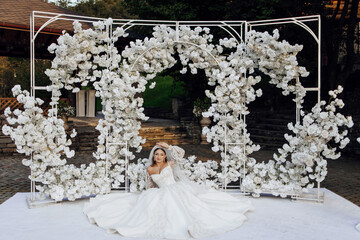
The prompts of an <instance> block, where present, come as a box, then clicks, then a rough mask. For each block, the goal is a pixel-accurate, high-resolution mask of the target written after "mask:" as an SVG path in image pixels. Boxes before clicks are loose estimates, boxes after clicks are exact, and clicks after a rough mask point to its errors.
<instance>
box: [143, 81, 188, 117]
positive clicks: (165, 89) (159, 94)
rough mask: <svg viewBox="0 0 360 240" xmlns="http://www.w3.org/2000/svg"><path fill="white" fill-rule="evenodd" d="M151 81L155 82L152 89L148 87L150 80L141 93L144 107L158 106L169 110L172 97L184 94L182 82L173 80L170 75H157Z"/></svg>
mask: <svg viewBox="0 0 360 240" xmlns="http://www.w3.org/2000/svg"><path fill="white" fill-rule="evenodd" d="M152 82H156V86H155V88H153V89H149V85H150V84H151V83H150V81H149V83H148V84H147V88H146V90H145V92H144V93H143V98H144V106H145V107H159V108H161V109H166V110H169V109H171V107H172V97H176V96H182V95H184V94H186V92H185V89H184V87H183V84H182V83H181V82H175V81H174V79H173V78H172V77H170V76H157V77H155V78H154V79H153V80H152Z"/></svg>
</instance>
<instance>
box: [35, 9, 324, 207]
mask: <svg viewBox="0 0 360 240" xmlns="http://www.w3.org/2000/svg"><path fill="white" fill-rule="evenodd" d="M37 18H40V19H48V20H47V21H46V22H45V23H44V24H43V25H42V26H41V27H40V28H39V29H38V30H35V20H36V19H37ZM57 20H64V21H75V20H77V21H79V22H82V23H93V22H97V21H99V20H106V19H104V18H96V17H87V16H79V15H70V14H59V13H51V12H42V11H33V12H32V13H31V15H30V86H31V91H30V94H31V96H35V91H36V90H46V86H36V82H35V77H36V76H35V40H36V37H37V36H38V34H39V33H40V32H41V30H43V29H44V28H45V27H46V26H48V25H49V24H50V23H53V22H55V21H57ZM307 22H317V23H318V31H317V34H316V33H315V32H314V31H313V30H312V29H311V28H310V27H309V26H307V25H306V23H307ZM283 24H296V25H298V26H300V27H301V28H303V29H305V30H306V31H307V32H308V33H310V34H311V36H312V37H313V38H314V39H315V41H316V43H317V45H318V51H317V57H318V65H317V68H318V76H317V78H318V81H317V86H316V87H311V88H305V89H306V91H316V92H317V94H318V102H320V88H321V58H320V57H321V20H320V16H319V15H314V16H304V17H293V18H281V19H270V20H260V21H167V20H138V19H113V24H112V26H106V31H107V32H108V34H111V31H112V27H113V26H120V27H123V28H124V30H125V31H127V30H129V29H130V28H132V27H133V26H149V27H154V26H157V25H166V26H169V27H174V28H175V30H176V41H177V42H179V43H183V44H191V45H195V44H193V43H190V42H182V41H179V29H180V27H181V26H190V27H192V26H193V27H196V26H201V27H219V28H221V29H223V30H224V31H225V32H227V33H228V34H229V35H230V36H231V37H233V38H235V39H236V41H237V42H238V43H239V42H242V41H243V40H244V37H245V36H246V33H247V32H248V31H250V30H252V29H253V28H256V27H258V26H270V25H283ZM196 46H198V45H196ZM198 47H199V48H200V46H198ZM149 50H150V49H148V50H147V51H149ZM144 54H145V53H144ZM210 55H211V54H210ZM211 56H212V58H213V59H214V60H215V61H216V59H215V57H214V56H213V55H211ZM140 57H141V56H140ZM137 60H138V59H137ZM137 60H136V61H137ZM216 62H217V61H216ZM217 63H218V62H217ZM133 66H134V65H133ZM133 66H132V67H131V69H133ZM241 117H242V118H243V120H244V122H245V121H246V118H245V116H240V118H241ZM296 121H297V122H299V121H300V109H298V108H297V109H296ZM245 123H246V122H245ZM225 132H226V134H227V129H226V127H225ZM226 134H225V158H224V160H225V163H226V164H225V167H224V168H223V172H224V173H225V174H226V172H227V153H226V151H227V148H228V145H244V143H245V141H244V140H245V139H243V141H242V142H238V143H230V142H227V136H226ZM108 145H125V146H126V148H128V145H127V143H108V144H107V145H106V148H108ZM106 151H108V150H106ZM244 151H245V148H244ZM126 162H127V159H126ZM106 167H107V166H106ZM243 167H244V170H245V164H244V166H243ZM126 180H127V179H126ZM317 187H318V191H317V197H316V198H314V200H316V201H318V202H321V201H322V200H321V193H320V190H319V189H320V183H318V186H317ZM223 188H224V190H226V189H227V188H229V187H228V186H227V184H226V182H225V183H224V186H223ZM125 190H128V184H126V186H125ZM238 190H240V191H241V192H243V193H246V192H245V191H243V190H242V189H241V178H240V186H239V188H238ZM34 193H35V182H33V181H31V198H30V199H31V200H34V199H35V197H34V196H35V195H34ZM289 195H291V196H294V194H289ZM296 199H302V198H301V197H300V196H298V197H296ZM306 199H307V200H309V198H306Z"/></svg>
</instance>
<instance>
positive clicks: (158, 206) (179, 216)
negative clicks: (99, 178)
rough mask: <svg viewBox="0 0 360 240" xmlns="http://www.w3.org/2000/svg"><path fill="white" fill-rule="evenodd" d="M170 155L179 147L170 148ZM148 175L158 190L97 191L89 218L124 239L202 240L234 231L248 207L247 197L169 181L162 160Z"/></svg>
mask: <svg viewBox="0 0 360 240" xmlns="http://www.w3.org/2000/svg"><path fill="white" fill-rule="evenodd" d="M171 150H172V154H173V156H175V159H176V158H179V157H182V156H183V154H184V153H183V150H182V149H181V148H179V147H176V146H171ZM151 179H152V180H153V181H154V183H155V184H156V185H157V186H158V188H150V189H148V190H146V191H143V192H142V193H140V194H136V193H116V194H107V195H99V196H97V197H95V198H91V199H90V201H89V203H87V204H85V207H84V212H85V214H86V215H87V216H88V218H89V220H90V222H92V223H96V224H97V225H98V226H100V227H102V228H104V229H107V231H108V232H111V233H119V234H121V235H123V236H127V237H138V238H157V239H158V238H167V239H188V238H204V237H209V236H212V235H216V234H219V233H223V232H227V231H230V230H233V229H236V228H238V227H240V226H241V225H242V223H243V222H244V221H245V220H246V217H245V215H244V213H245V212H247V211H249V210H252V209H253V206H252V204H251V203H250V201H249V200H246V199H239V198H235V197H233V196H231V195H229V194H227V193H224V192H220V191H217V190H214V189H210V188H206V187H203V186H199V185H198V184H195V183H189V182H187V181H178V182H176V181H175V179H174V174H173V170H172V165H171V164H168V165H167V166H166V167H165V168H164V169H163V170H162V171H161V172H160V173H159V174H152V175H151Z"/></svg>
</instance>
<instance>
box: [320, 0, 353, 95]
mask: <svg viewBox="0 0 360 240" xmlns="http://www.w3.org/2000/svg"><path fill="white" fill-rule="evenodd" d="M341 3H343V6H341ZM358 9H359V0H344V1H338V2H337V5H336V8H335V10H334V11H333V13H332V15H331V16H330V17H328V18H325V24H323V26H324V28H325V29H324V37H325V39H324V43H325V52H326V55H327V59H328V66H327V68H326V70H327V71H325V72H327V73H328V74H326V75H325V76H324V77H326V79H327V80H328V87H329V88H330V89H333V88H334V87H335V86H336V85H338V84H341V85H343V86H344V87H345V90H346V85H347V79H348V78H349V77H350V75H351V73H353V71H354V64H355V60H356V54H355V49H354V43H355V33H356V27H357V25H358V23H359V20H358V18H357V14H358ZM341 55H343V58H342V59H341ZM341 61H342V62H341Z"/></svg>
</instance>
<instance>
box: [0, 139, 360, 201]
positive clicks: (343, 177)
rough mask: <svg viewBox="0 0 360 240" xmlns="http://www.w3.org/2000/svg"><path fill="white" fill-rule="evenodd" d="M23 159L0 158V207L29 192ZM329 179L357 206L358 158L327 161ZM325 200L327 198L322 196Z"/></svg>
mask: <svg viewBox="0 0 360 240" xmlns="http://www.w3.org/2000/svg"><path fill="white" fill-rule="evenodd" d="M181 147H183V148H184V149H185V150H186V156H189V155H196V156H197V157H198V159H200V160H206V159H213V160H219V159H220V155H219V154H216V153H214V152H212V151H211V148H210V145H183V146H181ZM148 154H149V150H143V151H142V152H141V153H140V154H137V158H144V157H147V156H148ZM272 154H273V152H270V151H259V152H258V153H256V155H254V157H255V158H256V159H257V160H258V161H263V160H267V159H269V158H271V156H272ZM22 159H23V156H22V155H15V156H5V155H1V156H0V203H3V202H4V201H6V200H7V199H8V198H10V197H11V196H13V195H14V194H15V193H17V192H29V191H30V181H29V179H28V178H27V176H28V175H29V173H30V171H29V168H28V167H25V166H23V165H22V163H21V160H22ZM94 160H95V159H94V158H93V157H92V153H91V152H78V153H76V157H74V159H72V160H71V162H70V161H69V163H76V164H81V163H89V162H92V161H94ZM328 171H329V173H328V175H327V178H326V179H325V181H324V182H323V184H322V186H321V187H326V188H327V189H329V190H331V191H333V192H335V193H337V194H339V195H341V196H342V197H344V198H346V199H348V200H349V201H351V202H353V203H355V204H356V205H358V206H360V157H359V159H357V160H355V159H338V160H335V161H333V160H330V161H328ZM325 197H326V196H325Z"/></svg>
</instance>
